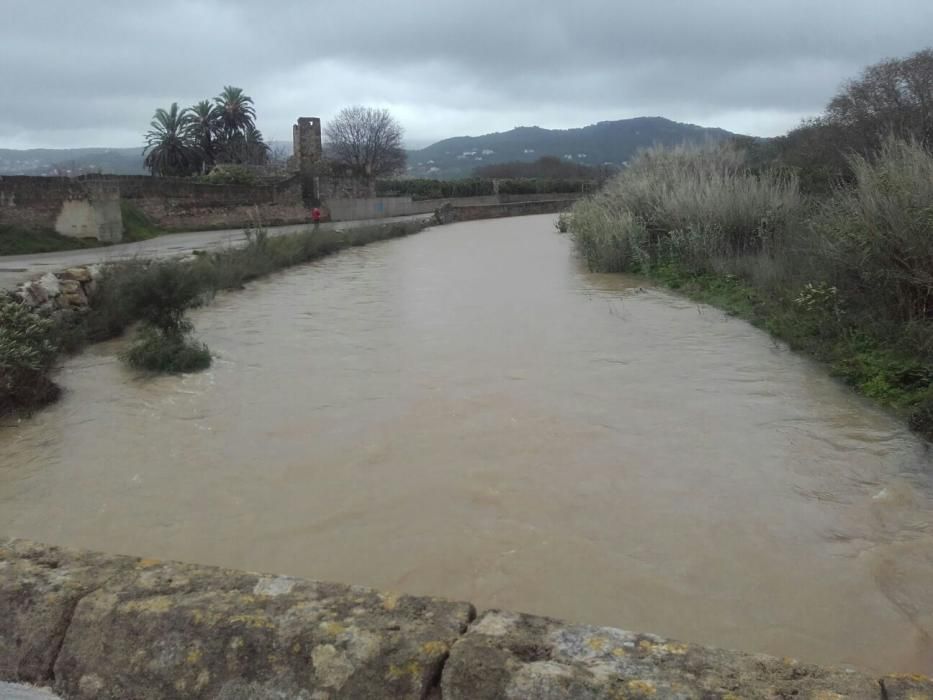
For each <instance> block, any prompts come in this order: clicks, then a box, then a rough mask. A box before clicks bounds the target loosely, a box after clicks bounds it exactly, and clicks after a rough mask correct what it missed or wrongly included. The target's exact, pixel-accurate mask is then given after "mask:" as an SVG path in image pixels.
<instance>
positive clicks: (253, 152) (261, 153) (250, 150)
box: [243, 126, 269, 165]
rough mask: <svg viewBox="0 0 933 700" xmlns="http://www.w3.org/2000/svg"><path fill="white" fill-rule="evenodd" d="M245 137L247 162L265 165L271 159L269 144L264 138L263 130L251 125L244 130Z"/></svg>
mask: <svg viewBox="0 0 933 700" xmlns="http://www.w3.org/2000/svg"><path fill="white" fill-rule="evenodd" d="M243 137H244V140H245V142H246V162H247V163H251V164H253V165H265V164H266V162H267V161H268V160H269V146H268V145H267V144H266V142H265V140H264V139H263V137H262V132H261V131H260V130H259V129H257V128H256V127H255V126H251V127H249V128H248V129H247V130H246V131H245V132H244V134H243Z"/></svg>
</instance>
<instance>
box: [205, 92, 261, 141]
mask: <svg viewBox="0 0 933 700" xmlns="http://www.w3.org/2000/svg"><path fill="white" fill-rule="evenodd" d="M214 105H215V106H216V108H217V111H218V119H219V123H220V128H221V130H222V131H223V134H224V136H226V137H227V138H228V139H229V138H230V137H231V136H233V135H234V134H236V133H242V132H245V131H246V130H247V129H248V128H249V127H251V126H254V125H255V124H254V120H255V119H256V110H255V108H254V107H253V98H252V97H250V96H249V95H246V94H244V93H243V90H242V89H241V88H238V87H233V86H232V85H225V86H224V89H223V92H221V93H220V94H219V95H218V96H217V97H215V98H214Z"/></svg>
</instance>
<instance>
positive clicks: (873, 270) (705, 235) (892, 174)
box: [565, 140, 933, 439]
mask: <svg viewBox="0 0 933 700" xmlns="http://www.w3.org/2000/svg"><path fill="white" fill-rule="evenodd" d="M745 159H746V156H745V153H744V152H742V151H740V150H738V149H736V148H734V147H720V148H708V149H687V148H680V149H667V150H665V149H655V150H653V151H650V152H646V153H644V154H642V155H641V156H639V157H638V158H637V159H635V161H633V163H632V164H631V165H630V166H629V168H628V169H627V170H626V171H625V172H624V173H622V174H621V175H620V176H619V177H618V178H617V179H616V180H614V181H613V182H611V183H610V184H609V185H608V186H607V188H606V189H605V190H604V191H603V192H601V193H599V194H598V195H596V196H594V197H592V198H590V199H588V200H584V201H581V202H580V203H578V204H577V205H576V206H575V207H574V212H573V216H572V218H571V219H570V220H569V222H565V223H568V224H569V229H570V233H571V235H572V236H573V238H574V242H575V244H576V247H577V250H578V252H579V253H580V254H581V255H582V256H583V257H584V258H585V259H586V261H587V263H588V264H589V266H590V267H591V269H594V270H600V271H605V272H633V273H641V274H646V275H648V276H649V277H651V278H652V279H655V280H658V281H660V282H661V283H663V284H665V285H667V286H668V287H669V288H672V289H676V290H678V291H680V292H682V293H685V294H686V295H688V296H690V297H691V298H694V299H697V300H700V301H704V302H707V303H710V304H713V305H716V306H719V307H721V308H724V309H725V310H727V311H729V312H730V313H733V314H736V315H738V316H741V317H742V318H745V319H746V320H749V321H751V322H752V323H754V324H755V325H757V326H759V327H761V328H764V329H766V330H768V331H769V332H770V333H771V334H772V335H774V336H775V337H776V338H779V339H781V340H783V341H785V342H787V343H788V344H789V345H790V346H791V347H792V348H794V349H795V350H799V351H801V352H804V353H805V354H807V355H809V356H811V357H814V358H816V359H818V360H820V361H822V362H824V363H826V364H827V365H828V367H829V369H830V371H831V372H832V373H833V374H834V375H835V376H837V377H839V378H841V379H842V380H844V381H845V382H846V383H847V384H849V385H850V386H852V387H853V388H855V389H856V390H857V391H858V392H859V393H861V394H863V395H865V396H868V397H869V398H871V399H873V400H875V401H877V402H878V403H879V404H881V405H882V406H884V407H886V408H888V409H891V410H893V411H894V412H895V413H896V414H898V415H899V416H901V417H902V418H904V419H906V421H907V422H908V424H909V426H910V427H911V428H912V429H913V430H915V431H916V432H918V433H919V434H921V435H923V436H924V437H926V438H928V439H933V331H931V326H930V322H929V321H930V315H931V313H933V284H931V282H930V276H929V260H930V255H931V254H933V248H931V246H930V241H931V240H933V239H931V235H930V234H931V229H930V226H931V223H930V218H929V216H928V211H929V203H930V201H931V197H933V189H931V185H930V183H931V182H933V153H931V152H930V151H928V150H926V149H925V148H924V147H923V146H922V145H920V144H918V143H916V142H907V141H897V140H889V141H888V142H886V143H885V144H884V145H883V146H882V147H881V149H880V150H879V151H878V152H877V153H874V154H872V156H871V157H870V158H861V157H858V158H855V157H853V159H852V162H851V167H852V170H853V173H854V178H855V181H854V182H853V183H852V184H850V185H846V186H842V185H840V186H839V187H838V188H837V189H835V190H834V191H833V192H832V193H831V194H829V195H826V196H823V197H821V198H813V197H805V196H804V195H803V194H801V192H800V188H799V183H798V181H797V178H796V176H794V175H793V174H792V173H789V172H787V171H781V170H778V169H775V170H763V171H761V172H757V171H753V170H751V169H749V168H748V167H747V165H746V160H745Z"/></svg>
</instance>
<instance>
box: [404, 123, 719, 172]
mask: <svg viewBox="0 0 933 700" xmlns="http://www.w3.org/2000/svg"><path fill="white" fill-rule="evenodd" d="M735 136H738V134H734V133H732V132H729V131H726V130H725V129H719V128H715V127H703V126H698V125H696V124H685V123H682V122H675V121H672V120H670V119H666V118H664V117H634V118H631V119H618V120H613V121H608V120H607V121H601V122H597V123H595V124H590V125H588V126H582V127H573V128H570V129H545V128H542V127H540V126H518V127H515V128H514V129H510V130H509V131H497V132H493V133H489V134H484V135H481V136H454V137H451V138H447V139H442V140H441V141H438V142H437V143H434V144H432V145H430V146H428V147H426V148H422V149H420V150H416V151H409V153H408V159H409V160H408V166H409V167H408V174H409V175H412V176H416V177H437V178H443V177H463V176H465V175H468V174H469V173H470V172H472V170H473V169H474V168H477V167H480V166H483V165H494V164H498V163H505V162H509V161H532V160H537V159H538V158H541V157H542V156H557V157H559V158H566V159H568V160H571V161H573V162H576V163H580V164H585V165H603V164H613V165H623V164H624V163H625V162H626V161H627V160H629V159H630V158H631V157H632V156H633V155H634V154H635V153H636V152H637V151H638V150H639V149H641V148H646V147H649V146H652V145H654V144H661V145H666V146H672V145H676V144H680V143H684V142H687V143H703V142H706V141H713V142H720V141H724V140H727V139H731V138H733V137H735Z"/></svg>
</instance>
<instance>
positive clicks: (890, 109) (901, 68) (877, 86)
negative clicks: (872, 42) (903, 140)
mask: <svg viewBox="0 0 933 700" xmlns="http://www.w3.org/2000/svg"><path fill="white" fill-rule="evenodd" d="M825 119H826V121H827V122H829V123H830V124H834V125H838V126H841V127H844V128H846V129H851V130H853V131H855V132H856V133H858V134H859V135H860V136H861V137H862V139H864V141H865V142H866V145H871V146H874V145H876V144H877V143H878V142H879V140H880V139H881V138H882V137H883V136H885V135H886V134H887V133H889V132H893V133H894V134H896V135H898V136H902V137H914V138H917V139H920V140H926V141H930V140H933V49H925V50H923V51H918V52H917V53H915V54H913V55H911V56H908V57H907V58H905V59H888V60H885V61H881V62H880V63H876V64H875V65H873V66H870V67H868V68H866V69H865V71H864V72H863V73H862V75H861V76H860V77H859V78H858V79H856V80H852V81H850V82H849V83H847V84H846V85H845V86H844V87H843V89H842V90H841V91H840V92H839V94H838V95H836V97H834V98H833V100H832V102H830V103H829V106H828V107H827V109H826V115H825Z"/></svg>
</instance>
